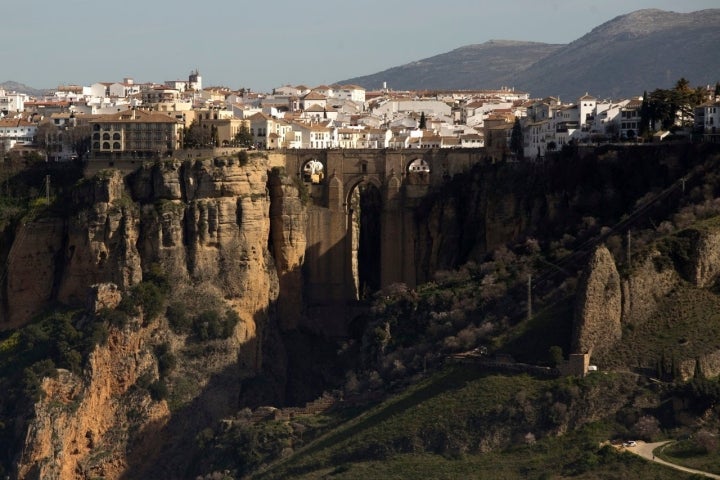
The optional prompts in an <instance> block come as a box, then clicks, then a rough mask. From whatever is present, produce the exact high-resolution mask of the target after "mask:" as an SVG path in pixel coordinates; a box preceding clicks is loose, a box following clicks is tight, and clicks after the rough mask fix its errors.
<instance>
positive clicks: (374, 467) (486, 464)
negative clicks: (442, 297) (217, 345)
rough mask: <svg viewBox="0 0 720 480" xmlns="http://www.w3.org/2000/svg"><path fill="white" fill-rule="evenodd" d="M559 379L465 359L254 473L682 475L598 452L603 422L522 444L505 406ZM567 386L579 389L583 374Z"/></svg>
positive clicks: (611, 427)
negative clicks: (482, 366)
mask: <svg viewBox="0 0 720 480" xmlns="http://www.w3.org/2000/svg"><path fill="white" fill-rule="evenodd" d="M616 381H617V379H614V378H612V377H611V376H608V377H601V376H597V377H596V378H595V379H591V380H586V381H585V382H590V383H596V385H595V386H596V387H599V389H608V390H612V389H613V386H612V385H611V384H613V383H615V382H616ZM568 382H570V383H572V382H574V381H568V380H567V379H559V380H539V379H535V378H532V377H529V376H526V375H518V376H501V375H488V374H484V373H481V372H480V371H479V370H478V369H476V368H475V367H472V366H454V367H451V368H447V369H445V370H443V371H442V372H441V373H439V374H437V375H434V376H433V377H431V378H429V379H427V380H426V381H424V382H421V383H420V384H418V385H416V386H413V387H411V388H409V389H408V390H407V391H405V392H403V393H401V394H399V395H397V396H395V397H393V398H391V399H389V400H388V401H386V402H384V403H382V404H380V405H378V406H377V407H375V408H373V409H371V410H369V411H368V412H366V413H364V414H361V415H359V416H358V417H356V418H354V419H352V420H349V421H347V422H345V423H344V424H342V425H340V426H339V427H338V428H336V429H334V430H332V431H330V432H329V433H327V434H326V435H324V436H322V437H320V438H319V439H317V440H316V441H315V442H312V443H310V444H309V445H308V446H307V447H305V448H304V449H300V450H298V451H297V452H296V453H295V454H294V455H293V456H291V457H289V458H287V459H286V460H284V461H282V462H280V463H278V464H275V465H274V466H273V467H272V468H270V469H268V470H267V471H265V472H264V473H261V474H258V475H256V477H255V478H260V479H276V478H277V479H279V478H283V479H285V478H306V479H312V478H343V479H354V478H448V479H450V478H467V477H470V478H496V479H515V478H517V479H519V478H566V477H572V478H588V479H591V478H618V479H621V478H631V477H632V478H660V479H664V478H668V479H670V478H683V477H679V476H678V475H677V474H676V473H675V472H666V471H665V470H664V469H663V468H660V467H657V466H655V465H649V464H647V463H646V462H644V461H642V460H641V459H638V458H636V457H634V456H630V455H627V454H626V455H621V454H618V453H616V452H615V451H614V450H612V449H611V448H605V449H601V448H600V447H599V445H600V443H601V442H602V441H603V440H606V439H608V438H610V437H613V436H615V435H617V432H618V426H617V425H615V423H614V422H613V421H612V419H606V420H605V421H602V422H596V423H594V424H592V425H588V426H586V427H583V428H580V429H578V430H576V431H573V432H571V433H569V434H566V435H564V436H561V437H557V436H547V437H544V438H540V439H539V440H538V441H536V442H534V443H531V444H528V443H526V442H525V441H524V436H523V435H522V434H523V432H524V431H525V430H522V429H523V428H527V429H532V428H533V427H532V426H529V425H525V426H523V425H522V424H521V425H520V430H517V429H516V431H515V432H514V433H513V431H512V430H513V429H512V427H510V426H509V424H510V423H514V422H516V421H517V418H507V417H508V415H509V413H508V412H511V411H516V410H517V411H520V410H522V408H523V407H522V406H521V404H522V403H523V402H524V401H525V400H527V401H529V403H531V404H537V403H540V402H541V398H547V396H548V395H551V393H550V392H553V391H555V389H557V388H558V387H562V385H567V384H568ZM606 384H607V385H606ZM576 386H578V387H579V388H585V387H587V385H583V381H580V382H579V383H577V384H576ZM590 387H592V385H590ZM534 414H535V413H533V412H530V413H528V412H525V415H529V416H530V417H532V416H533V415H534ZM443 434H446V437H445V438H443ZM518 434H519V435H518ZM428 439H431V442H430V443H431V444H432V439H435V440H436V441H438V442H439V443H436V444H435V449H434V450H435V451H434V452H430V451H429V450H432V449H428V448H427V447H428V443H427V442H428ZM488 439H489V440H488ZM493 439H495V440H496V441H497V445H492V443H493ZM443 440H444V442H445V443H443ZM413 442H415V444H413ZM422 442H425V444H424V447H423V446H421V445H419V444H420V443H422ZM508 444H509V445H510V446H509V447H508V446H507V445H508ZM326 476H327V477H326Z"/></svg>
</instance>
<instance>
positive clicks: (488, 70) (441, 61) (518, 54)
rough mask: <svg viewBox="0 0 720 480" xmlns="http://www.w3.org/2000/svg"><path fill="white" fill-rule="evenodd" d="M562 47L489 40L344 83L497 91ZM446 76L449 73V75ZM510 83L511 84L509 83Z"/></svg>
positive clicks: (409, 87) (372, 86)
mask: <svg viewBox="0 0 720 480" xmlns="http://www.w3.org/2000/svg"><path fill="white" fill-rule="evenodd" d="M562 47H563V45H551V44H547V43H535V42H515V41H510V40H490V41H488V42H485V43H483V44H480V45H468V46H465V47H461V48H458V49H455V50H453V51H451V52H448V53H443V54H441V55H436V56H434V57H430V58H426V59H424V60H419V61H417V62H412V63H408V64H407V65H402V66H400V67H394V68H390V69H388V70H385V71H382V72H379V73H375V74H373V75H367V76H364V77H356V78H351V79H349V80H344V81H342V82H338V83H342V84H348V83H350V84H356V85H360V86H362V87H365V88H367V89H379V88H382V86H383V82H387V85H388V88H392V89H395V90H422V89H426V88H427V89H435V88H440V89H474V88H497V87H500V86H502V85H503V84H504V82H505V81H506V80H507V81H509V82H511V79H512V78H513V76H514V75H517V74H518V73H519V72H521V71H523V70H525V69H526V68H528V67H529V66H531V65H532V64H533V63H535V62H536V61H537V59H538V58H544V57H547V56H548V55H551V54H552V53H554V52H556V51H557V50H559V49H561V48H562ZM449 73H453V74H451V75H449ZM511 83H512V82H511Z"/></svg>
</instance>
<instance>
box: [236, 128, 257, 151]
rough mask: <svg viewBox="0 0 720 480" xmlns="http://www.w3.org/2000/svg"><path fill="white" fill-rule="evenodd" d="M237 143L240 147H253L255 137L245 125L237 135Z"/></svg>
mask: <svg viewBox="0 0 720 480" xmlns="http://www.w3.org/2000/svg"><path fill="white" fill-rule="evenodd" d="M235 143H236V144H237V145H238V146H239V147H251V146H252V145H253V136H252V135H251V134H250V129H249V128H248V126H247V125H246V124H245V123H243V124H242V125H240V129H239V130H238V132H237V133H236V134H235Z"/></svg>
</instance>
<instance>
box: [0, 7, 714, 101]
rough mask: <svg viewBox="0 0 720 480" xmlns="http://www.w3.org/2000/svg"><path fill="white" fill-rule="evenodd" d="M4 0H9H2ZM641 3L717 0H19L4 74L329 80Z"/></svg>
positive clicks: (526, 36)
mask: <svg viewBox="0 0 720 480" xmlns="http://www.w3.org/2000/svg"><path fill="white" fill-rule="evenodd" d="M4 3H5V2H4ZM644 8H659V9H662V10H669V11H675V12H690V11H695V10H702V9H706V8H720V0H683V1H682V2H680V1H678V0H673V1H669V0H653V1H645V0H594V1H586V0H505V1H503V2H497V1H487V0H443V1H439V0H433V1H429V0H413V1H402V2H401V1H395V0H356V1H353V2H347V1H342V0H335V1H331V0H304V1H289V0H272V1H267V2H263V1H247V0H203V1H199V0H194V1H190V0H174V1H173V2H164V1H163V2H160V1H157V0H122V1H114V2H105V1H98V0H64V1H62V2H58V1H57V0H23V1H22V2H21V1H12V2H7V4H4V5H3V6H2V17H3V27H2V28H0V82H2V81H8V80H12V81H16V82H20V83H24V84H26V85H27V86H30V87H33V88H43V89H45V88H48V89H49V88H55V87H57V86H58V85H67V84H76V85H91V84H92V83H95V82H116V81H122V79H123V78H125V77H131V78H133V79H134V80H135V82H157V83H162V82H164V81H166V80H187V77H188V74H189V73H190V72H191V71H192V70H194V69H198V70H199V72H200V74H201V75H202V81H203V86H205V87H207V86H211V85H213V86H226V87H229V88H232V89H239V88H250V89H251V90H253V91H257V92H270V91H272V89H273V88H274V87H279V86H281V85H288V84H291V85H300V84H303V85H306V86H309V87H315V86H318V85H323V84H325V85H329V84H333V83H335V82H338V81H342V80H345V79H349V78H353V77H357V76H363V75H369V74H373V73H377V72H380V71H382V70H385V69H388V68H392V67H396V66H400V65H404V64H406V63H410V62H413V61H416V60H421V59H424V58H428V57H431V56H434V55H437V54H440V53H445V52H449V51H451V50H454V49H456V48H459V47H462V46H466V45H472V44H480V43H484V42H486V41H488V40H493V39H494V40H500V39H502V40H524V41H535V42H545V43H569V42H571V41H573V40H576V39H577V38H579V37H581V36H582V35H584V34H586V33H588V32H589V31H590V30H592V29H593V28H595V27H596V26H598V25H600V24H602V23H604V22H606V21H608V20H611V19H613V18H615V17H617V16H619V15H624V14H626V13H630V12H632V11H635V10H639V9H644Z"/></svg>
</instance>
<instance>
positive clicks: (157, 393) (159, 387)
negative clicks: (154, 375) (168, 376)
mask: <svg viewBox="0 0 720 480" xmlns="http://www.w3.org/2000/svg"><path fill="white" fill-rule="evenodd" d="M148 392H150V397H151V398H152V399H153V400H155V401H156V402H159V401H160V400H165V399H166V398H167V397H168V388H167V385H166V384H165V382H164V381H162V380H156V381H154V382H153V383H151V384H150V386H149V387H148Z"/></svg>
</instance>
